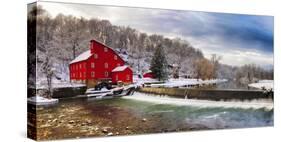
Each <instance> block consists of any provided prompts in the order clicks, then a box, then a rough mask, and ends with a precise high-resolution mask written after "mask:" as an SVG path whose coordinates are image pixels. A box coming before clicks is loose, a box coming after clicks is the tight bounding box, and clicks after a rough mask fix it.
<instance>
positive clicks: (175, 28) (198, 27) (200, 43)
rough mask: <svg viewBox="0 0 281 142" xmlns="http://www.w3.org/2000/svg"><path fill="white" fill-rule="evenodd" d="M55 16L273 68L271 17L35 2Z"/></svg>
mask: <svg viewBox="0 0 281 142" xmlns="http://www.w3.org/2000/svg"><path fill="white" fill-rule="evenodd" d="M39 4H40V5H42V7H43V8H44V9H46V10H47V11H48V12H49V13H50V14H51V15H52V16H56V15H57V14H58V13H62V14H65V15H74V16H78V17H80V16H82V17H85V18H87V19H89V18H99V19H106V20H109V21H110V22H111V23H112V24H114V25H120V26H130V27H132V28H135V29H137V30H139V31H143V32H147V33H148V34H154V33H156V34H162V35H164V36H166V37H170V38H175V37H180V38H182V39H185V40H187V41H189V42H190V43H191V44H192V45H193V46H194V47H195V48H199V49H201V50H202V51H203V53H204V55H205V56H206V57H207V58H209V57H210V55H211V54H218V55H221V56H223V58H222V62H223V63H225V64H229V65H238V66H240V65H243V64H249V63H255V64H258V65H261V66H264V67H272V66H273V27H274V25H273V22H274V21H273V17H271V16H254V15H237V14H222V13H207V12H192V11H177V10H159V9H144V8H128V7H108V6H96V5H79V4H64V3H49V2H39Z"/></svg>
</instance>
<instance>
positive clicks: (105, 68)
mask: <svg viewBox="0 0 281 142" xmlns="http://www.w3.org/2000/svg"><path fill="white" fill-rule="evenodd" d="M69 70H70V71H69V72H70V73H69V75H70V80H71V81H79V82H84V83H86V84H87V86H88V87H94V86H95V85H96V84H97V83H99V82H112V83H113V84H117V83H118V82H123V83H125V84H130V83H132V82H133V71H132V69H131V68H130V67H129V66H127V65H125V61H124V60H123V59H122V58H121V57H120V56H119V55H118V53H117V52H115V50H114V49H112V48H110V47H108V46H106V45H104V44H102V43H100V42H98V41H96V40H91V41H90V50H88V51H86V52H84V53H82V54H80V55H79V56H77V57H76V58H75V59H74V60H72V61H71V62H70V64H69Z"/></svg>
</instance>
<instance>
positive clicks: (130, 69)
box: [111, 65, 133, 72]
mask: <svg viewBox="0 0 281 142" xmlns="http://www.w3.org/2000/svg"><path fill="white" fill-rule="evenodd" d="M123 66H126V68H125V69H124V70H126V69H127V68H129V69H130V70H131V71H133V69H132V68H131V67H130V66H127V65H123ZM118 67H122V66H118ZM115 68H117V67H115ZM115 68H114V69H115ZM114 69H113V70H114ZM113 70H112V71H111V72H122V71H124V70H122V71H113Z"/></svg>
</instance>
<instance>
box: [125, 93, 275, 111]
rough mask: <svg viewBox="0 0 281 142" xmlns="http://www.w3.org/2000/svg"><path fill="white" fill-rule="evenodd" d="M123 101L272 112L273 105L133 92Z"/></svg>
mask: <svg viewBox="0 0 281 142" xmlns="http://www.w3.org/2000/svg"><path fill="white" fill-rule="evenodd" d="M122 98H124V99H132V100H138V101H146V102H151V103H156V104H172V105H181V106H195V107H223V108H244V109H249V108H254V109H260V108H265V109H267V110H272V109H273V107H274V105H273V101H272V100H265V99H258V100H251V101H210V100H197V99H181V98H172V97H169V96H158V95H149V94H145V93H140V92H135V93H134V95H132V96H124V97H122Z"/></svg>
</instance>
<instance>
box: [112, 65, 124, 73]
mask: <svg viewBox="0 0 281 142" xmlns="http://www.w3.org/2000/svg"><path fill="white" fill-rule="evenodd" d="M126 68H128V66H126V65H124V66H119V67H116V68H114V69H113V70H112V72H119V71H124V70H125V69H126Z"/></svg>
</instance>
